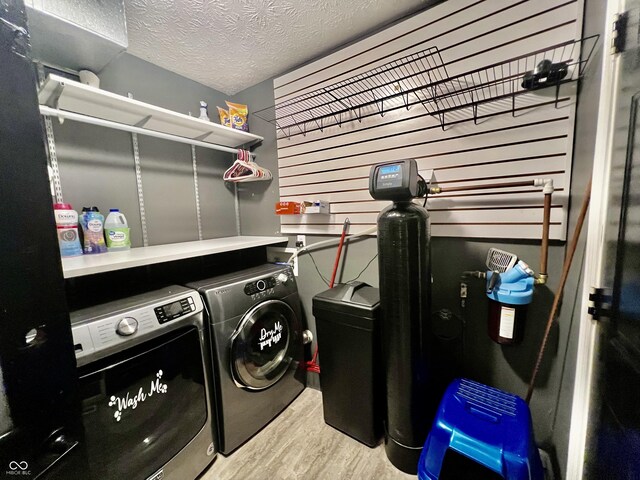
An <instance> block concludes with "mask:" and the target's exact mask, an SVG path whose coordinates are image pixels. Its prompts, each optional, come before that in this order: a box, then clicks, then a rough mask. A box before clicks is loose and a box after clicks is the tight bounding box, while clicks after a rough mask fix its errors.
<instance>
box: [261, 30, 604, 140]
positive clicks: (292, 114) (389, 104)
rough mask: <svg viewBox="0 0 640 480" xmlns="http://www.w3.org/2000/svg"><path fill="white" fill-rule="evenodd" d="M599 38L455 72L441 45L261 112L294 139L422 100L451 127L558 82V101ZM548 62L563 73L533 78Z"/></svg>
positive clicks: (436, 116)
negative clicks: (452, 119) (465, 115)
mask: <svg viewBox="0 0 640 480" xmlns="http://www.w3.org/2000/svg"><path fill="white" fill-rule="evenodd" d="M598 38H599V36H598V35H593V36H590V37H585V38H582V39H579V40H572V41H568V42H563V43H560V44H557V45H554V46H552V47H549V48H546V49H542V50H536V51H533V52H528V53H526V54H523V55H520V56H517V57H513V58H510V59H507V60H504V61H500V62H498V63H495V64H492V65H488V66H484V67H482V68H478V69H476V70H471V71H467V72H464V73H461V74H458V75H455V76H449V74H448V71H447V63H446V62H444V61H443V59H442V56H441V54H440V51H439V50H438V48H437V47H430V48H427V49H425V50H422V51H420V52H417V53H413V54H411V55H407V56H405V57H402V58H399V59H397V60H393V61H391V62H388V63H385V64H384V65H381V66H379V67H376V68H374V69H372V70H369V71H367V72H364V73H361V74H359V75H356V76H354V77H351V78H348V79H346V80H342V81H340V82H337V83H334V84H331V85H327V86H326V87H322V88H319V89H316V90H313V91H311V92H308V93H304V94H302V95H298V96H296V97H292V98H289V99H287V100H285V101H283V102H281V103H279V104H277V105H274V106H271V107H268V108H265V109H262V110H258V111H256V112H254V113H253V115H255V116H256V117H258V118H261V119H262V120H266V121H268V122H270V123H273V124H274V125H275V126H276V128H278V129H279V130H280V132H281V133H282V135H283V136H284V137H286V138H288V137H290V136H291V135H296V134H302V135H306V134H307V133H309V132H312V131H314V130H320V131H324V129H325V128H327V127H331V126H336V125H337V126H339V127H341V126H342V125H343V124H344V123H347V122H351V121H354V120H358V121H359V122H361V121H362V120H363V119H364V118H367V117H371V116H376V115H380V116H384V115H385V114H386V113H387V112H389V111H392V110H397V109H407V110H409V109H410V108H412V107H413V106H414V105H422V107H424V109H425V110H426V111H427V112H428V113H429V114H430V115H432V116H433V117H435V118H436V119H438V121H439V123H440V125H441V126H442V128H443V129H444V128H445V126H446V125H447V119H446V117H445V114H447V113H448V112H451V111H454V110H459V109H463V108H468V107H470V110H471V112H472V115H473V119H474V121H477V111H478V105H481V104H484V103H488V102H494V101H497V100H502V99H505V98H511V99H512V104H514V102H515V98H516V97H517V96H518V95H522V94H525V93H527V92H531V91H533V90H539V89H542V88H547V87H555V93H556V104H557V102H558V94H559V89H560V86H561V85H563V84H565V83H568V82H573V81H577V80H578V79H579V78H580V77H582V75H583V74H584V71H585V67H586V65H587V64H588V63H589V60H590V58H591V56H592V53H593V51H594V49H595V46H596V44H597V42H598ZM543 61H545V62H548V63H549V64H553V65H554V66H555V67H556V68H557V71H556V74H555V75H553V76H551V75H548V76H545V75H539V76H536V77H535V79H534V80H531V78H530V79H529V80H527V76H529V75H532V74H533V73H534V72H535V71H536V69H537V68H538V65H539V64H540V62H543ZM557 72H560V73H557ZM513 108H514V109H515V106H514V107H513Z"/></svg>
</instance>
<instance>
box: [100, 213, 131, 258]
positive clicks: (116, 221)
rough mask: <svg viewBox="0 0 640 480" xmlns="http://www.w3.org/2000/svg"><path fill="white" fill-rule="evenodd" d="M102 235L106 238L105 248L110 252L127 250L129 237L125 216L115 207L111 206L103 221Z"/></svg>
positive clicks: (129, 244)
mask: <svg viewBox="0 0 640 480" xmlns="http://www.w3.org/2000/svg"><path fill="white" fill-rule="evenodd" d="M104 236H105V238H106V240H107V249H108V250H109V251H110V252H117V251H121V250H129V249H130V248H131V237H130V236H129V225H128V224H127V218H126V217H125V216H124V215H123V214H122V213H120V210H119V209H117V208H111V209H110V210H109V215H107V219H106V220H105V222H104Z"/></svg>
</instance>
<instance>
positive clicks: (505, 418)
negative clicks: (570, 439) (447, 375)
mask: <svg viewBox="0 0 640 480" xmlns="http://www.w3.org/2000/svg"><path fill="white" fill-rule="evenodd" d="M445 457H446V458H447V459H449V460H450V459H451V458H454V457H457V458H459V459H462V460H464V461H465V462H468V464H473V463H475V464H478V466H479V468H481V469H483V470H485V469H486V470H485V471H490V472H489V473H490V474H491V476H492V477H493V478H504V479H506V480H543V479H544V470H543V468H542V462H541V461H540V454H539V453H538V449H537V447H536V444H535V441H534V438H533V428H532V425H531V413H530V412H529V407H528V405H527V404H526V403H525V402H524V400H522V399H521V398H520V397H518V396H516V395H511V394H509V393H506V392H503V391H502V390H498V389H497V388H492V387H488V386H486V385H483V384H481V383H478V382H474V381H472V380H467V379H458V380H454V381H453V383H451V385H449V387H448V388H447V391H446V392H445V394H444V397H442V401H441V402H440V406H439V407H438V411H437V413H436V418H435V420H434V421H433V426H432V427H431V432H429V436H428V437H427V441H426V442H425V444H424V448H423V450H422V455H421V456H420V463H419V464H418V478H419V479H420V480H437V479H438V478H440V476H441V475H442V476H443V477H447V474H446V470H447V467H448V466H451V465H452V464H451V462H450V461H449V460H447V461H445ZM469 460H471V461H472V462H470V461H469ZM443 465H444V466H445V468H444V469H443ZM483 467H484V468H483ZM441 470H442V471H441ZM496 474H497V475H496Z"/></svg>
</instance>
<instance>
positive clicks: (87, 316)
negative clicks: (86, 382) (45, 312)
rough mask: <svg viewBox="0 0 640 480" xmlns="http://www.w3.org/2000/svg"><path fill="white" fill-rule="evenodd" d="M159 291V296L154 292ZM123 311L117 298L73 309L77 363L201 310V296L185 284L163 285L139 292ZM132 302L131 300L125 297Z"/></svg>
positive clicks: (124, 346) (123, 345)
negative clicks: (110, 302) (110, 301)
mask: <svg viewBox="0 0 640 480" xmlns="http://www.w3.org/2000/svg"><path fill="white" fill-rule="evenodd" d="M156 293H157V294H158V298H154V296H155V295H156ZM134 298H136V299H137V298H139V299H140V304H139V305H136V303H135V302H133V304H132V305H131V308H129V309H125V310H124V311H123V309H122V306H121V303H120V302H119V301H116V302H113V303H112V304H105V305H99V306H96V307H93V308H89V309H86V310H84V311H79V312H72V314H71V316H72V325H71V331H72V333H73V343H74V347H75V353H76V359H77V360H78V366H81V365H84V364H86V363H88V362H90V361H93V360H95V359H97V358H101V357H102V356H103V355H106V354H107V353H110V352H111V353H112V352H113V351H115V350H118V349H124V348H126V345H128V344H129V342H135V341H140V338H141V337H145V338H146V337H147V336H148V335H150V334H151V333H152V332H154V331H158V332H161V331H162V330H163V329H164V328H169V322H171V321H172V320H176V319H178V318H180V317H185V316H189V315H196V314H198V313H199V312H202V310H203V309H204V306H203V304H202V299H201V298H200V295H199V294H198V292H196V291H190V290H188V289H186V288H184V287H178V286H175V287H173V286H172V287H166V288H165V289H163V290H160V291H158V292H150V293H148V294H142V295H140V296H139V297H132V299H134ZM125 301H127V302H129V303H130V304H131V302H132V300H130V299H127V300H125Z"/></svg>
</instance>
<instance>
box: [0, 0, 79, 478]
mask: <svg viewBox="0 0 640 480" xmlns="http://www.w3.org/2000/svg"><path fill="white" fill-rule="evenodd" d="M29 52H30V45H29V36H28V34H27V19H26V15H25V10H24V2H23V0H0V105H1V107H0V221H1V222H2V226H1V227H0V377H1V378H2V379H3V385H1V386H0V477H2V476H4V475H5V474H10V473H12V472H16V471H20V472H21V473H24V472H25V471H27V472H30V477H29V478H35V477H36V476H37V475H38V474H39V473H40V472H42V471H43V470H44V469H45V468H46V467H47V466H48V465H49V464H50V463H51V462H52V461H53V460H54V459H55V458H56V457H57V455H56V454H55V452H53V451H52V450H55V448H56V447H58V448H59V452H58V453H61V452H62V451H64V450H65V444H64V443H63V444H58V445H57V446H56V445H52V444H51V442H50V441H48V439H49V437H50V435H51V434H52V432H54V431H56V430H57V429H59V428H61V427H65V432H66V433H67V435H70V437H68V438H71V437H73V436H74V435H75V433H77V432H76V431H74V426H75V425H76V423H75V421H76V419H78V418H79V415H78V416H77V415H76V409H75V407H76V403H75V402H76V401H75V399H76V391H75V388H76V387H75V376H76V375H75V358H74V353H73V342H72V337H71V329H70V324H69V315H68V310H67V306H66V302H65V294H64V281H63V275H62V267H61V263H60V257H59V253H58V245H57V240H56V235H55V223H54V218H53V208H52V202H51V196H50V191H49V182H48V176H47V161H46V154H45V147H44V142H43V136H42V129H41V124H40V116H39V113H38V101H37V96H36V80H35V75H34V72H33V68H32V64H31V60H30V58H29ZM32 329H35V330H36V331H37V335H36V337H35V339H34V340H33V341H32V342H30V343H27V342H26V340H25V335H26V334H27V332H29V331H30V330H32ZM57 436H58V435H55V436H54V437H57Z"/></svg>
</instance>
